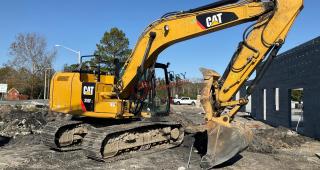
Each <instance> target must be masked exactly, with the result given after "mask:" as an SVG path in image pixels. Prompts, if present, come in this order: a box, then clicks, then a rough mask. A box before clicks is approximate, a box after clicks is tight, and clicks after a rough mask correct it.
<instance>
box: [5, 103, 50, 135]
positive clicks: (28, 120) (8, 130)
mask: <svg viewBox="0 0 320 170" xmlns="http://www.w3.org/2000/svg"><path fill="white" fill-rule="evenodd" d="M45 114H46V112H44V111H43V112H41V111H38V112H25V111H22V110H15V109H14V110H11V111H10V112H9V113H5V114H2V122H3V125H2V127H1V129H0V130H1V132H0V133H1V134H2V135H4V136H8V137H15V136H17V135H26V134H34V133H38V131H39V130H40V129H42V127H43V126H44V125H45V124H46V123H47V121H46V119H45V117H44V115H45Z"/></svg>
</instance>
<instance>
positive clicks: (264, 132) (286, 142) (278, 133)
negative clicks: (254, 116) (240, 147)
mask: <svg viewBox="0 0 320 170" xmlns="http://www.w3.org/2000/svg"><path fill="white" fill-rule="evenodd" d="M311 140H312V139H310V138H308V137H305V136H301V135H299V134H297V133H296V132H294V131H291V130H290V129H287V128H285V127H277V128H269V129H255V130H254V138H253V141H252V143H251V145H249V148H248V151H251V152H258V153H277V152H278V150H279V149H291V148H295V147H300V146H301V145H302V144H304V143H306V142H308V141H311Z"/></svg>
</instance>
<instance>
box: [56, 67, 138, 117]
mask: <svg viewBox="0 0 320 170" xmlns="http://www.w3.org/2000/svg"><path fill="white" fill-rule="evenodd" d="M113 86H114V76H110V75H101V80H100V82H96V77H95V75H93V74H80V73H65V72H58V73H56V74H55V75H54V76H53V78H52V80H51V88H50V109H51V111H54V112H59V113H65V114H72V115H78V116H88V117H95V118H116V119H118V118H130V117H133V115H132V114H130V113H127V112H125V110H124V104H125V103H124V102H123V101H122V100H119V99H117V98H115V97H113V96H114V94H113V92H112V90H113ZM83 95H86V96H89V98H88V97H87V98H83ZM85 99H87V100H88V99H90V100H92V101H90V102H91V105H92V109H90V108H88V107H87V108H86V106H85V102H86V101H84V100H85Z"/></svg>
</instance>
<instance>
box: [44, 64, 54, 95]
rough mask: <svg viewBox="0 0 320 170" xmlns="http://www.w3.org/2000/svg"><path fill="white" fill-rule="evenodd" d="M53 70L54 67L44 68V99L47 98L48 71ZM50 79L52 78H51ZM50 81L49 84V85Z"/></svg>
mask: <svg viewBox="0 0 320 170" xmlns="http://www.w3.org/2000/svg"><path fill="white" fill-rule="evenodd" d="M48 70H52V68H46V69H44V89H43V99H47V71H48ZM49 80H50V79H49ZM49 82H50V81H48V86H49Z"/></svg>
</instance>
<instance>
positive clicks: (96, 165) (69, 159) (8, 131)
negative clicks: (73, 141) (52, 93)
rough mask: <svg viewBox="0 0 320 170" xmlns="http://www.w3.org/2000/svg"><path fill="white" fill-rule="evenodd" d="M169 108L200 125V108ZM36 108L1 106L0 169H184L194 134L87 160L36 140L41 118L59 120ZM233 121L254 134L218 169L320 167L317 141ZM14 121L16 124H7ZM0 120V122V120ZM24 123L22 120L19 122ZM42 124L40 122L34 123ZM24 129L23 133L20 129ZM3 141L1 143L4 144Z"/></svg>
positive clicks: (195, 159) (194, 163)
mask: <svg viewBox="0 0 320 170" xmlns="http://www.w3.org/2000/svg"><path fill="white" fill-rule="evenodd" d="M172 112H174V113H176V115H178V117H181V118H186V119H187V120H185V122H188V121H190V122H192V123H195V124H201V123H203V119H202V117H203V115H202V114H201V112H202V110H201V109H199V108H195V107H192V106H173V108H172ZM61 118H63V117H60V116H57V115H48V114H47V112H46V111H45V109H43V108H41V109H39V110H36V111H34V112H25V111H21V110H19V108H18V109H17V108H14V107H11V106H10V107H7V108H5V107H0V135H3V136H8V137H12V139H11V140H10V141H9V143H7V144H5V145H4V146H1V138H0V169H185V168H187V162H188V156H189V152H190V148H191V145H192V143H193V141H194V136H193V135H191V134H189V135H187V136H186V137H185V140H184V142H183V144H182V145H181V146H179V147H176V148H173V149H170V150H166V151H162V152H157V153H152V154H148V155H144V156H140V157H136V158H131V159H127V160H122V161H117V162H113V163H101V162H97V161H94V160H91V159H87V158H86V157H85V155H84V154H83V153H82V151H72V152H56V151H53V150H50V149H48V148H46V147H44V146H43V145H42V144H41V142H40V133H41V128H42V127H43V125H44V124H45V123H46V121H48V120H50V121H52V120H54V119H61ZM237 120H238V121H242V122H245V123H246V125H248V126H249V127H251V129H252V130H253V132H254V134H255V136H254V140H253V142H252V144H251V145H250V146H249V148H248V149H247V150H246V151H244V152H242V153H241V154H239V155H237V156H236V157H234V158H233V159H232V160H230V161H228V162H227V163H225V164H223V165H221V166H219V167H217V168H222V169H320V159H319V158H317V157H316V156H315V153H316V152H320V142H319V141H315V140H313V139H310V138H307V137H303V136H300V135H298V134H296V133H294V132H292V131H290V130H288V129H286V128H283V127H278V128H273V127H270V126H268V125H265V124H263V123H261V122H259V121H255V120H252V119H250V118H248V117H247V116H245V115H244V114H242V116H240V117H237ZM13 121H16V123H12V122H13ZM1 122H3V123H1ZM22 122H24V123H22ZM38 122H41V123H38ZM25 132H28V133H25ZM3 144H4V143H3ZM199 161H200V155H199V154H198V153H197V152H196V150H194V151H193V152H192V155H191V162H190V169H200V167H199Z"/></svg>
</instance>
